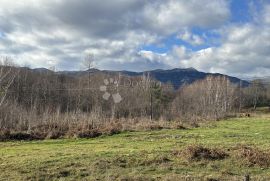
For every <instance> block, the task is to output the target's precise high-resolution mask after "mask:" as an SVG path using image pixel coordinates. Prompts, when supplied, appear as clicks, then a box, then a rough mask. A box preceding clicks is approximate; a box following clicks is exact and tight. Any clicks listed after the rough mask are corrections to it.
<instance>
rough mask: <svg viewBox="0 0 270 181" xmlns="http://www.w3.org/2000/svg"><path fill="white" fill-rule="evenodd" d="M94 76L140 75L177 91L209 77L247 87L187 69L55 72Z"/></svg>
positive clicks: (234, 80)
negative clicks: (98, 74)
mask: <svg viewBox="0 0 270 181" xmlns="http://www.w3.org/2000/svg"><path fill="white" fill-rule="evenodd" d="M89 72H90V73H91V74H95V73H105V74H119V73H121V74H122V75H127V76H132V77H133V76H142V75H148V74H149V75H150V77H152V78H153V79H156V80H158V81H160V82H162V83H171V84H172V85H173V86H174V87H175V89H178V88H179V87H181V86H182V85H184V84H191V83H193V82H195V81H197V80H202V79H204V78H206V77H207V76H209V75H212V76H227V77H228V78H229V80H230V81H231V82H232V83H236V84H240V82H241V84H242V86H248V85H249V82H248V81H244V80H241V79H239V78H236V77H231V76H228V75H223V74H218V73H215V74H212V73H205V72H200V71H198V70H196V69H194V68H187V69H180V68H176V69H171V70H162V69H158V70H152V71H145V72H132V71H110V70H98V69H90V70H87V71H61V72H57V73H58V74H65V75H69V76H81V75H86V74H88V73H89Z"/></svg>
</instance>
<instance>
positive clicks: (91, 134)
mask: <svg viewBox="0 0 270 181" xmlns="http://www.w3.org/2000/svg"><path fill="white" fill-rule="evenodd" d="M75 134H76V133H75ZM101 135H102V133H101V132H100V131H99V130H98V129H90V130H85V131H80V132H79V133H77V137H78V138H96V137H99V136H101Z"/></svg>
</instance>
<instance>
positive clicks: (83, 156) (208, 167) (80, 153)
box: [0, 113, 270, 181]
mask: <svg viewBox="0 0 270 181" xmlns="http://www.w3.org/2000/svg"><path fill="white" fill-rule="evenodd" d="M269 130H270V114H265V113H264V114H252V115H251V117H243V118H230V119H226V120H222V121H217V122H211V123H203V124H201V125H200V127H198V128H187V129H178V130H177V129H163V130H155V131H138V132H123V133H120V134H117V135H113V136H101V137H98V138H93V139H59V140H45V141H21V142H19V141H14V142H0V180H123V181H124V180H127V181H128V180H243V178H244V176H245V175H247V174H248V175H250V177H251V179H252V180H269V179H270V168H269V166H270V141H269V140H270V131H269Z"/></svg>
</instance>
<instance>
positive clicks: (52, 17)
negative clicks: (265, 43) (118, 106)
mask: <svg viewBox="0 0 270 181" xmlns="http://www.w3.org/2000/svg"><path fill="white" fill-rule="evenodd" d="M202 7H203V8H202ZM229 15H230V10H229V5H228V2H227V1H226V0H202V1H197V0H189V1H186V0H168V1H164V0H129V1H126V0H114V1H111V0H103V1H100V0H91V1H85V0H76V1H74V0H47V1H44V0H27V1H26V0H17V1H10V0H1V1H0V32H1V34H2V35H3V36H1V39H0V54H1V55H10V56H12V57H16V60H17V63H20V64H22V65H24V64H27V65H32V66H33V67H43V66H44V67H48V66H51V64H52V61H53V62H55V65H56V66H57V67H59V68H60V69H78V68H79V65H80V61H81V60H82V56H83V54H84V53H86V52H92V53H94V54H95V57H96V60H97V65H98V66H99V68H109V69H121V68H123V69H125V66H127V69H132V66H133V67H134V69H137V67H138V68H141V69H152V68H167V67H170V66H171V65H175V61H176V60H172V59H171V57H174V56H175V55H171V56H167V57H165V58H164V60H161V59H157V60H155V58H156V57H154V58H153V59H152V60H151V61H150V60H149V58H147V57H142V56H140V55H139V54H138V51H139V50H140V47H142V46H143V45H146V44H154V43H160V41H161V40H162V39H164V38H166V37H167V36H170V35H172V34H176V33H179V31H182V30H185V29H187V28H192V27H209V28H210V27H218V26H219V25H222V24H223V23H224V21H227V20H228V17H229ZM191 39H192V41H193V43H195V44H199V43H200V39H199V37H196V36H195V35H194V36H192V38H191ZM173 51H174V50H172V52H173ZM157 57H158V56H157ZM142 61H143V62H144V63H142ZM136 62H138V63H137V64H136ZM172 62H173V63H172ZM155 63H156V64H155ZM138 64H140V65H143V66H144V67H141V66H137V65H138ZM117 66H119V67H120V68H118V67H117Z"/></svg>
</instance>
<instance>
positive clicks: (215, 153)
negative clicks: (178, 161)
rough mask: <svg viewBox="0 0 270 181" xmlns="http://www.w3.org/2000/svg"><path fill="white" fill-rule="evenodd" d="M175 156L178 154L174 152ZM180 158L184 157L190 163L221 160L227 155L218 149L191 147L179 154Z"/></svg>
mask: <svg viewBox="0 0 270 181" xmlns="http://www.w3.org/2000/svg"><path fill="white" fill-rule="evenodd" d="M175 154H179V153H177V152H175ZM180 154H181V156H184V157H185V158H187V159H188V160H190V161H200V160H223V159H225V158H226V157H228V156H229V155H228V154H227V153H225V152H224V151H222V150H220V149H210V148H205V147H203V146H198V145H192V146H188V147H187V148H186V149H184V150H183V151H181V152H180Z"/></svg>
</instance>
